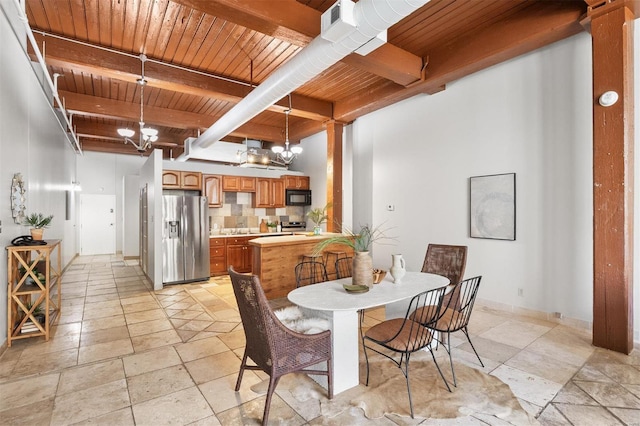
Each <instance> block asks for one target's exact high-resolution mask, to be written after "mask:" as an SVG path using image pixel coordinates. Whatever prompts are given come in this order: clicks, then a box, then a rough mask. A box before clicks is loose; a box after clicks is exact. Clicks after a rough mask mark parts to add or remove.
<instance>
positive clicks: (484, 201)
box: [469, 173, 516, 241]
mask: <svg viewBox="0 0 640 426" xmlns="http://www.w3.org/2000/svg"><path fill="white" fill-rule="evenodd" d="M469 188H470V191H469V193H470V203H469V206H470V214H469V229H470V236H471V238H488V239H493V240H510V241H514V240H515V239H516V174H515V173H505V174H499V175H487V176H472V177H471V178H469Z"/></svg>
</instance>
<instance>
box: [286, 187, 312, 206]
mask: <svg viewBox="0 0 640 426" xmlns="http://www.w3.org/2000/svg"><path fill="white" fill-rule="evenodd" d="M284 201H285V204H286V205H287V206H310V205H311V190H310V189H287V190H286V191H285V200H284Z"/></svg>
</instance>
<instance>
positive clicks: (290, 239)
mask: <svg viewBox="0 0 640 426" xmlns="http://www.w3.org/2000/svg"><path fill="white" fill-rule="evenodd" d="M336 235H339V234H333V233H323V234H320V235H312V236H310V235H307V234H297V235H284V236H274V237H262V238H256V239H254V240H251V241H249V245H250V246H251V247H252V248H253V250H252V251H253V262H252V263H253V268H252V271H253V274H254V275H257V276H258V277H259V278H260V283H261V284H262V288H263V289H264V293H265V295H266V296H267V299H277V298H280V297H286V296H287V294H288V293H289V292H290V291H291V290H293V289H295V288H296V275H295V267H296V265H297V264H298V262H300V261H301V256H302V255H303V254H311V253H313V249H314V248H315V246H316V244H318V243H319V242H320V241H322V240H325V239H327V238H331V237H334V236H336ZM324 250H325V251H327V250H335V251H343V252H345V253H346V255H347V256H350V257H351V256H353V250H352V249H351V248H350V247H347V246H345V245H342V244H331V245H329V246H328V247H326V248H325V249H324ZM331 269H332V268H331Z"/></svg>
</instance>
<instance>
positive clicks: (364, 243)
mask: <svg viewBox="0 0 640 426" xmlns="http://www.w3.org/2000/svg"><path fill="white" fill-rule="evenodd" d="M384 239H387V237H386V236H385V234H384V232H382V230H381V229H380V227H371V226H369V225H364V226H362V227H361V228H360V232H358V233H354V232H353V231H351V230H349V229H346V230H345V231H344V232H343V234H342V235H336V236H334V237H330V238H327V239H325V240H322V241H320V242H319V243H318V244H316V246H315V248H314V253H316V254H318V253H322V251H323V250H324V249H325V248H327V247H328V246H330V245H331V244H342V245H345V246H347V247H351V248H352V249H353V251H354V256H353V284H354V285H365V286H367V287H371V286H372V285H373V260H372V259H371V255H370V254H369V252H370V251H371V245H372V244H373V243H374V242H375V241H380V240H384Z"/></svg>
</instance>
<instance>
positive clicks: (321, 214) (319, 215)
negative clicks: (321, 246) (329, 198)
mask: <svg viewBox="0 0 640 426" xmlns="http://www.w3.org/2000/svg"><path fill="white" fill-rule="evenodd" d="M329 207H331V203H327V204H326V205H325V206H324V207H323V208H320V207H316V208H315V209H311V210H310V211H309V212H308V213H307V217H308V218H309V219H310V220H311V221H312V222H313V224H314V225H313V233H314V234H315V235H320V230H321V228H320V225H322V224H323V223H325V222H326V221H327V219H328V218H329V215H328V214H327V210H328V209H329Z"/></svg>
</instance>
